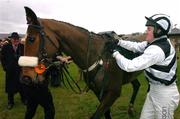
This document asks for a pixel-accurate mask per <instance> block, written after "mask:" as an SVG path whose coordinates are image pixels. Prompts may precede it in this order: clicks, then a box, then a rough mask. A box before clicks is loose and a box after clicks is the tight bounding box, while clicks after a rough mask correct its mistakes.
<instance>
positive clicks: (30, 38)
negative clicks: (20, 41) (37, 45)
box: [27, 36, 35, 43]
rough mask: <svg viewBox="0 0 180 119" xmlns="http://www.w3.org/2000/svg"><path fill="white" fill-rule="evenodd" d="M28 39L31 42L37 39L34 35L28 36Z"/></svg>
mask: <svg viewBox="0 0 180 119" xmlns="http://www.w3.org/2000/svg"><path fill="white" fill-rule="evenodd" d="M27 40H28V42H29V43H33V42H34V41H35V38H34V37H33V36H28V37H27Z"/></svg>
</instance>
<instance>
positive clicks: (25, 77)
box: [21, 76, 32, 85]
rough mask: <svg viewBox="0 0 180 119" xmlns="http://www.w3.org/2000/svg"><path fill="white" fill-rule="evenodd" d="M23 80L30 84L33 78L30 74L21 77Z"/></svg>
mask: <svg viewBox="0 0 180 119" xmlns="http://www.w3.org/2000/svg"><path fill="white" fill-rule="evenodd" d="M21 82H22V83H24V84H26V85H30V84H31V83H32V79H31V77H29V76H23V77H22V78H21Z"/></svg>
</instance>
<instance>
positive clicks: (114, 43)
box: [105, 39, 119, 53]
mask: <svg viewBox="0 0 180 119" xmlns="http://www.w3.org/2000/svg"><path fill="white" fill-rule="evenodd" d="M118 42H119V40H117V39H115V40H112V41H108V42H106V44H105V46H106V49H107V50H108V51H109V52H110V53H113V52H114V49H116V47H117V45H118Z"/></svg>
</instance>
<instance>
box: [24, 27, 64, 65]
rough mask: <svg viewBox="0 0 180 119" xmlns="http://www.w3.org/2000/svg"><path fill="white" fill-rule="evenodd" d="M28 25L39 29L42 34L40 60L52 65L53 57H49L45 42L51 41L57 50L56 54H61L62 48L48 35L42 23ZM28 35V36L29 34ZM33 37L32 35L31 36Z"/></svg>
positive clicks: (39, 51)
mask: <svg viewBox="0 0 180 119" xmlns="http://www.w3.org/2000/svg"><path fill="white" fill-rule="evenodd" d="M28 27H32V28H35V29H37V30H38V33H39V35H40V43H39V50H38V56H37V57H38V60H39V61H38V62H39V63H43V64H46V65H47V68H48V67H50V66H51V65H52V64H53V61H52V58H50V57H48V53H47V50H46V49H45V43H46V42H47V41H49V42H50V43H51V44H52V46H53V47H54V48H55V49H56V50H57V52H56V53H55V55H56V56H57V55H59V54H61V52H60V48H58V46H57V45H56V44H55V43H54V42H53V41H52V40H51V39H50V38H49V37H48V36H47V34H46V33H45V32H44V30H43V29H44V27H43V26H41V25H31V24H30V25H29V26H28ZM27 37H28V36H27ZM30 37H31V36H30ZM31 42H33V41H28V43H31Z"/></svg>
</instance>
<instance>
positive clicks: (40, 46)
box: [19, 7, 59, 82]
mask: <svg viewBox="0 0 180 119" xmlns="http://www.w3.org/2000/svg"><path fill="white" fill-rule="evenodd" d="M25 11H26V20H27V24H28V28H27V32H26V37H25V43H24V56H22V57H20V59H19V65H20V66H22V67H23V70H22V80H24V81H27V82H31V81H41V80H44V76H45V72H46V69H47V68H46V67H47V66H48V65H49V64H50V63H51V60H50V59H49V57H52V55H54V54H55V53H56V52H57V51H58V48H59V45H58V41H53V40H52V38H51V35H50V34H48V33H49V32H47V31H45V28H44V27H43V26H42V25H41V23H40V21H41V20H40V19H38V18H37V16H36V14H35V13H34V12H33V11H32V10H31V9H30V8H28V7H25ZM49 49H51V50H49Z"/></svg>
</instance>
